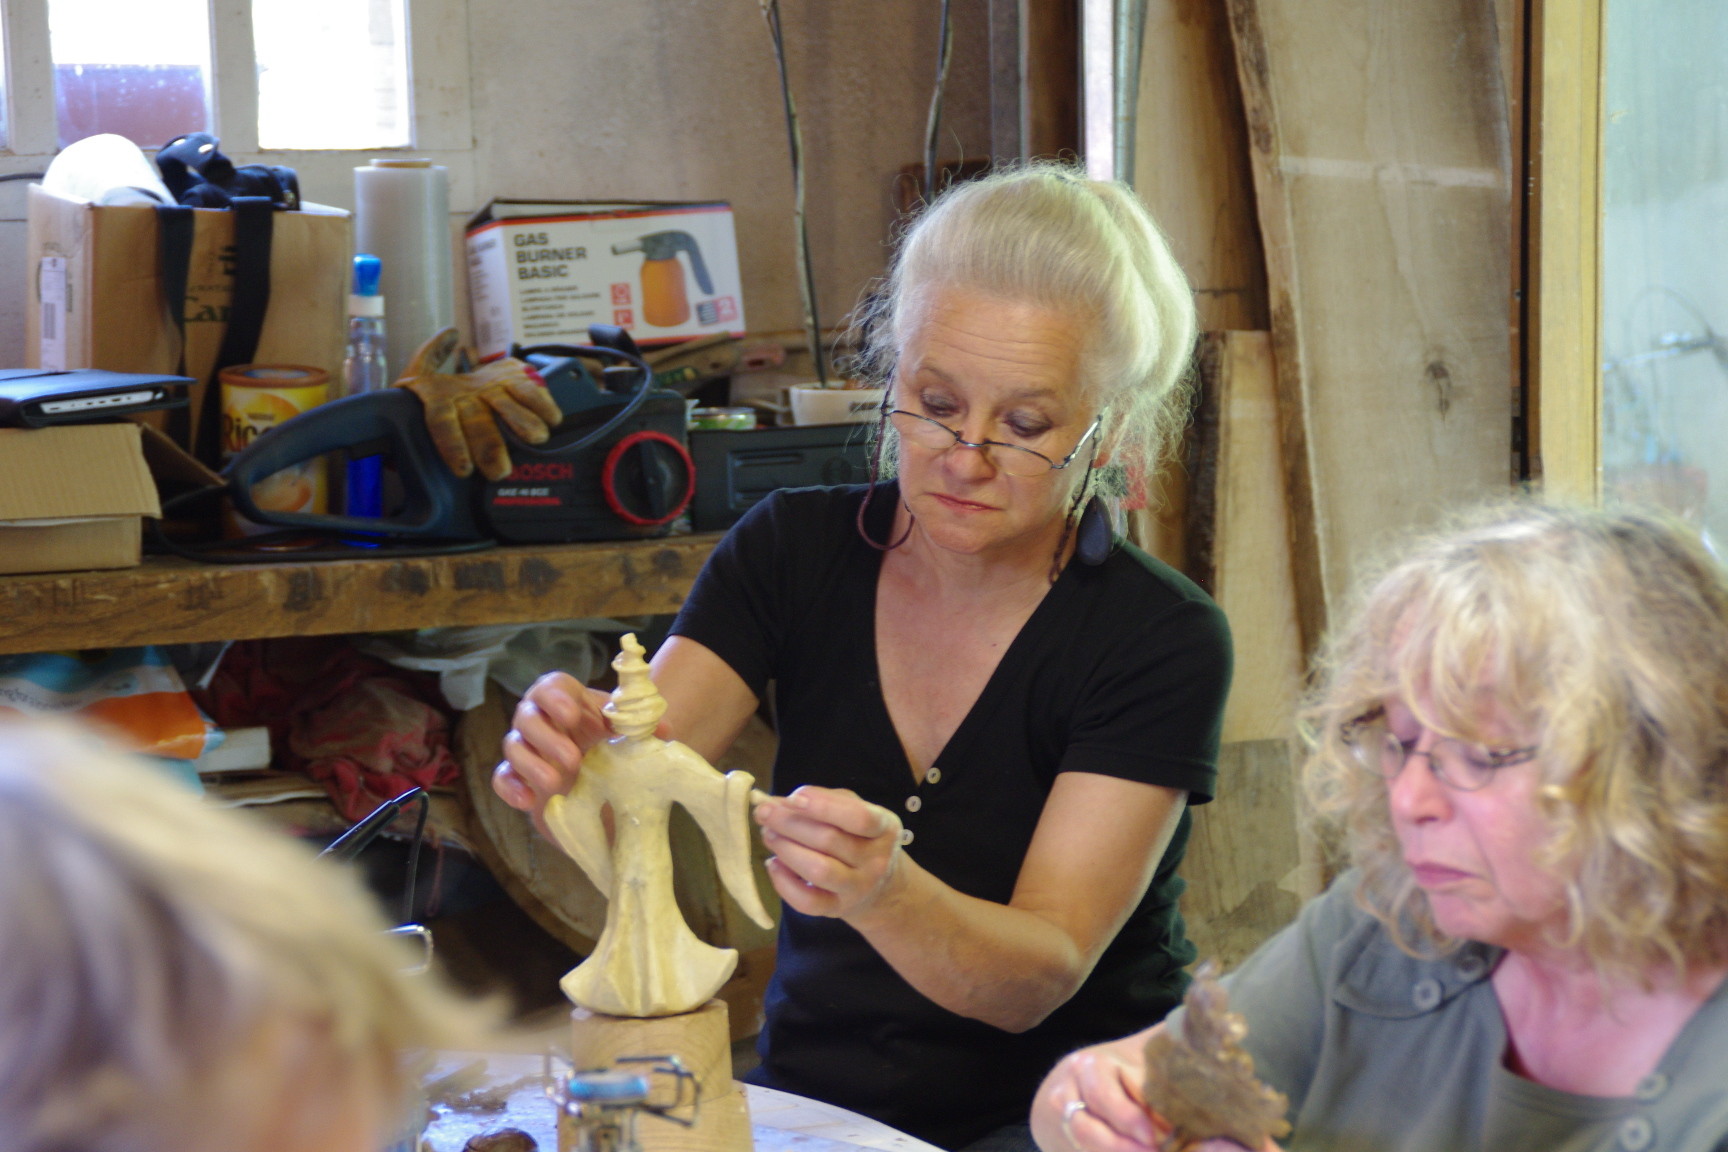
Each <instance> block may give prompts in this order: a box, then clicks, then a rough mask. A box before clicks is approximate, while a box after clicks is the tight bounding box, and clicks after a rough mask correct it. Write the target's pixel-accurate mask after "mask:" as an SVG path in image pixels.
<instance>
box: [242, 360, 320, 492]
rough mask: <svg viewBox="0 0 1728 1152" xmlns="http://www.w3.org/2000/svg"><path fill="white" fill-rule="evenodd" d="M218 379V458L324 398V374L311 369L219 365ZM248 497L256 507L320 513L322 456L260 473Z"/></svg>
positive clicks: (246, 443)
mask: <svg viewBox="0 0 1728 1152" xmlns="http://www.w3.org/2000/svg"><path fill="white" fill-rule="evenodd" d="M221 379H222V456H223V458H224V459H227V458H228V457H230V456H234V455H236V454H237V453H240V452H243V451H245V450H246V448H247V447H248V446H249V445H250V444H251V443H252V441H254V440H256V439H257V438H258V437H259V436H261V435H263V434H264V433H265V432H268V431H270V430H271V429H272V428H275V427H278V426H279V425H282V424H285V423H287V422H288V421H289V420H292V419H293V418H294V417H296V416H298V415H300V414H301V413H302V412H305V411H307V410H309V409H312V408H316V407H317V406H318V405H320V404H322V403H324V401H326V400H327V399H329V396H330V385H329V378H328V376H327V375H326V374H325V373H323V372H320V371H318V370H317V369H315V368H295V367H287V366H284V367H271V366H269V365H251V366H248V367H242V368H229V369H225V370H224V371H223V372H222V377H221ZM252 499H253V500H254V501H255V502H256V503H257V505H258V507H259V508H262V509H267V510H270V511H275V512H323V511H324V510H325V494H324V462H323V460H321V459H314V460H308V461H306V462H305V463H303V464H296V465H294V466H292V467H290V468H284V469H282V470H281V471H280V472H277V473H274V474H273V475H270V476H267V477H265V478H264V479H263V480H260V481H259V482H258V483H256V484H254V485H253V486H252Z"/></svg>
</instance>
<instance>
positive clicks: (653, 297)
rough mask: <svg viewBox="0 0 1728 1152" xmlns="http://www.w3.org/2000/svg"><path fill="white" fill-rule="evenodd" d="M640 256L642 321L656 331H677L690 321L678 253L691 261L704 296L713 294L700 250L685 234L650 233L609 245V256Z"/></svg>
mask: <svg viewBox="0 0 1728 1152" xmlns="http://www.w3.org/2000/svg"><path fill="white" fill-rule="evenodd" d="M627 252H640V253H642V319H643V320H645V321H647V322H648V323H649V324H651V325H652V326H654V327H655V328H676V327H678V325H680V324H682V323H684V322H685V321H686V320H688V319H690V297H689V296H688V295H687V294H686V293H685V291H684V266H683V265H682V264H680V263H678V253H680V252H682V253H684V255H685V257H686V258H688V259H689V261H690V272H691V275H693V276H695V277H696V286H697V287H698V288H700V289H701V290H702V294H703V295H704V296H712V295H714V281H713V280H712V279H710V278H709V276H708V266H707V265H706V264H704V263H702V248H701V246H700V245H699V244H697V243H696V237H694V236H692V235H690V233H688V232H650V233H649V234H648V235H646V236H640V237H638V238H636V239H635V240H631V241H628V242H626V243H623V244H614V245H612V255H614V256H622V255H624V254H625V253H627Z"/></svg>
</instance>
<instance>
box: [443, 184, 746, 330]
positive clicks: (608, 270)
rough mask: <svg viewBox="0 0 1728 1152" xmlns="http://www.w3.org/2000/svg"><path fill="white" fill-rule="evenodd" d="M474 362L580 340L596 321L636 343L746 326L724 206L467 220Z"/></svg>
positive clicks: (586, 207) (524, 207) (544, 207)
mask: <svg viewBox="0 0 1728 1152" xmlns="http://www.w3.org/2000/svg"><path fill="white" fill-rule="evenodd" d="M467 252H468V290H469V298H470V302H471V304H472V313H473V317H474V335H475V342H476V344H477V345H478V348H479V352H480V357H481V359H483V360H489V359H492V358H493V357H496V356H501V355H503V354H504V353H505V352H506V351H507V350H508V349H509V347H510V345H511V344H513V343H518V344H524V345H529V346H533V345H538V344H569V343H572V342H580V341H581V340H582V339H583V338H584V335H585V333H586V332H587V330H588V327H589V326H590V325H592V324H610V325H614V326H616V327H619V328H622V329H624V330H625V331H626V332H628V333H630V334H631V336H632V337H633V338H634V339H635V340H636V341H637V342H638V343H640V344H642V345H643V346H644V347H653V346H655V345H659V344H670V343H676V342H677V341H679V340H688V339H691V338H693V337H697V336H707V335H712V334H716V333H721V332H724V333H728V334H730V335H733V336H741V335H742V334H743V333H744V330H745V321H744V304H743V295H742V285H741V283H740V278H739V271H738V243H737V239H736V236H735V233H734V231H733V226H732V209H731V208H730V206H728V205H726V204H724V203H703V204H569V203H559V202H556V201H506V200H494V201H493V202H492V203H491V204H489V205H488V206H487V208H486V209H485V210H484V211H482V212H481V213H480V214H479V215H477V216H476V217H475V218H474V219H473V220H472V221H470V223H469V226H468V233H467Z"/></svg>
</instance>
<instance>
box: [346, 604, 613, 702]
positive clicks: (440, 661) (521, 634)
mask: <svg viewBox="0 0 1728 1152" xmlns="http://www.w3.org/2000/svg"><path fill="white" fill-rule="evenodd" d="M634 627H635V626H634V625H632V624H628V623H625V622H623V621H619V620H607V619H603V618H590V619H584V620H561V621H558V622H556V623H551V624H496V625H489V626H486V627H476V628H422V629H420V630H419V631H418V632H391V633H383V634H380V635H376V636H368V637H366V638H365V639H363V640H360V641H358V642H357V644H356V647H358V648H359V649H360V651H362V652H364V653H366V654H367V655H368V656H376V657H377V658H378V659H380V660H385V661H388V662H389V663H391V664H394V665H396V666H397V667H398V668H411V669H414V670H415V671H417V672H436V673H437V674H438V687H439V689H440V690H441V691H442V692H443V693H444V699H445V700H447V701H449V704H450V707H452V708H455V709H456V710H458V711H461V712H466V711H468V710H469V709H471V708H478V707H479V706H480V703H481V701H483V700H484V699H485V698H486V681H487V679H488V678H489V677H490V678H491V679H493V680H495V681H497V682H498V684H499V686H500V687H502V688H503V689H504V690H505V691H507V692H509V693H511V694H512V695H515V696H520V695H522V693H524V692H526V691H527V690H528V686H529V685H530V684H532V683H534V681H535V680H536V679H538V678H539V677H540V676H542V675H544V674H545V673H547V672H550V671H553V670H554V669H557V670H559V671H564V672H568V673H570V675H572V676H574V677H575V678H576V679H578V680H580V681H582V682H583V683H584V684H586V683H587V682H588V681H589V680H591V679H592V678H593V677H594V676H595V675H596V674H597V673H598V672H599V671H600V670H601V669H603V668H605V667H606V662H607V660H608V659H610V657H611V653H612V648H611V645H610V644H608V643H606V642H604V641H602V640H600V639H598V638H597V636H596V634H597V633H604V634H615V633H622V632H629V631H632V630H633V629H634Z"/></svg>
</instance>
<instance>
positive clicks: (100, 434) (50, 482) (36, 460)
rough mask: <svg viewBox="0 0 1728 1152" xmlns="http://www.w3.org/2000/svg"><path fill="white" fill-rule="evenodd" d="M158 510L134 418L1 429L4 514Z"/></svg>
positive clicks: (66, 515) (0, 516)
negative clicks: (127, 421)
mask: <svg viewBox="0 0 1728 1152" xmlns="http://www.w3.org/2000/svg"><path fill="white" fill-rule="evenodd" d="M161 514H162V506H161V505H160V504H159V503H158V502H157V498H156V485H155V482H154V481H152V480H151V478H150V469H149V468H148V467H147V466H146V465H145V463H144V452H143V449H142V447H141V444H140V437H139V429H138V426H137V425H136V424H65V425H60V426H58V427H54V428H30V429H23V428H5V429H0V520H59V519H70V518H74V517H80V516H160V515H161Z"/></svg>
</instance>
